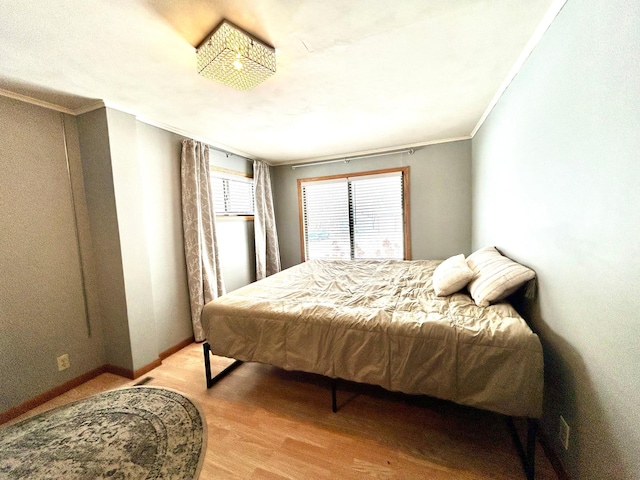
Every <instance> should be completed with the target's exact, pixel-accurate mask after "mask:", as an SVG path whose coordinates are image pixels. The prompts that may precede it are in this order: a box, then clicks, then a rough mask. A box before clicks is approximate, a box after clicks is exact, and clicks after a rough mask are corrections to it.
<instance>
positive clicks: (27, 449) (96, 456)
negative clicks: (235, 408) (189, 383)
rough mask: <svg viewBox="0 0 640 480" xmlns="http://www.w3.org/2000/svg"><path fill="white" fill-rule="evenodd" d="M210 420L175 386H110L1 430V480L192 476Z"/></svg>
mask: <svg viewBox="0 0 640 480" xmlns="http://www.w3.org/2000/svg"><path fill="white" fill-rule="evenodd" d="M206 439H207V432H206V421H205V419H204V415H203V414H202V413H201V412H200V409H199V407H198V406H196V405H195V404H194V403H193V402H192V401H191V400H189V399H188V398H186V397H185V396H183V395H181V394H180V393H178V392H175V391H173V390H167V389H164V388H154V387H133V388H125V389H120V390H113V391H109V392H105V393H101V394H99V395H95V396H93V397H89V398H87V399H85V400H80V401H78V402H74V403H70V404H68V405H64V406H62V407H58V408H55V409H53V410H49V411H48V412H44V413H41V414H39V415H36V416H34V417H31V418H27V419H25V420H23V421H21V422H18V423H16V424H13V425H9V426H7V427H4V428H1V429H0V479H18V478H19V479H45V478H46V479H58V478H60V479H65V480H66V479H105V478H109V479H161V478H162V479H188V480H190V479H195V478H197V477H198V475H199V473H200V467H201V466H202V461H203V459H204V454H205V450H206Z"/></svg>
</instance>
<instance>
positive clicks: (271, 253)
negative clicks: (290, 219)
mask: <svg viewBox="0 0 640 480" xmlns="http://www.w3.org/2000/svg"><path fill="white" fill-rule="evenodd" d="M253 182H254V187H255V197H256V205H255V215H254V222H253V228H254V230H255V237H256V240H255V244H256V279H257V280H261V279H263V278H265V277H268V276H269V275H273V274H274V273H277V272H279V271H280V248H279V246H278V233H277V232H276V218H275V214H274V211H273V196H272V193H271V174H270V173H269V165H267V164H266V163H264V162H261V161H258V160H255V161H254V162H253Z"/></svg>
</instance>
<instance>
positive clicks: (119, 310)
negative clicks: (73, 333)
mask: <svg viewBox="0 0 640 480" xmlns="http://www.w3.org/2000/svg"><path fill="white" fill-rule="evenodd" d="M77 126H78V135H79V147H80V155H81V158H82V168H83V173H84V186H85V195H86V202H87V208H88V212H89V223H90V226H91V239H92V241H93V249H94V259H95V269H96V277H97V287H98V288H97V289H98V297H99V303H100V311H101V315H102V319H103V325H102V326H103V335H104V351H105V363H108V364H111V365H115V366H118V367H121V368H125V369H129V370H133V356H132V353H131V347H130V343H131V341H130V335H129V322H128V317H127V304H126V294H125V284H124V272H123V269H122V260H121V258H122V253H121V248H120V234H119V231H118V216H117V212H116V200H115V191H114V186H113V172H112V168H111V151H110V148H109V136H108V128H107V114H106V110H105V109H100V110H94V111H93V112H89V113H85V114H84V115H81V116H79V117H78V118H77ZM31 134H32V135H34V134H35V132H31Z"/></svg>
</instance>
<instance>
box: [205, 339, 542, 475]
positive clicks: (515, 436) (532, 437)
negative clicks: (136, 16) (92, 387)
mask: <svg viewBox="0 0 640 480" xmlns="http://www.w3.org/2000/svg"><path fill="white" fill-rule="evenodd" d="M202 348H203V350H204V369H205V373H206V376H207V388H211V387H212V386H213V385H215V384H216V383H218V382H219V381H220V380H222V379H223V378H224V377H226V376H227V375H229V374H230V373H231V372H233V371H234V370H235V369H236V368H238V367H239V366H240V365H242V364H243V363H244V362H243V361H242V360H234V361H233V362H232V363H231V364H230V365H228V366H227V367H225V368H224V369H223V370H222V371H220V372H219V373H217V374H216V375H214V376H212V375H211V358H210V356H211V346H210V345H209V343H208V342H204V343H203V344H202ZM337 384H338V379H336V378H332V379H331V411H332V412H333V413H336V412H337V411H338V397H337V390H338V387H337ZM504 418H505V420H506V423H507V428H508V429H509V432H510V433H511V438H512V440H513V443H514V445H515V447H516V449H517V450H518V456H519V457H520V461H521V462H522V468H523V469H524V473H525V475H526V477H527V480H534V478H535V453H536V435H537V432H538V422H537V421H536V420H535V419H534V418H527V438H526V445H523V443H522V440H521V439H520V434H519V433H518V429H517V428H516V425H515V423H514V421H513V417H510V416H507V415H505V416H504Z"/></svg>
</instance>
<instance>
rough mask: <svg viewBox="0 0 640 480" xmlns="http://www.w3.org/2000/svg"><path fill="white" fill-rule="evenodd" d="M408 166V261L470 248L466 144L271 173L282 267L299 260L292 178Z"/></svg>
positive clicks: (468, 151) (468, 147)
mask: <svg viewBox="0 0 640 480" xmlns="http://www.w3.org/2000/svg"><path fill="white" fill-rule="evenodd" d="M401 166H409V183H410V185H409V186H410V209H411V250H412V258H413V259H445V258H447V257H449V256H451V255H454V254H457V253H465V254H468V253H469V251H470V249H471V141H470V140H465V141H460V142H451V143H443V144H439V145H431V146H427V147H423V148H420V149H417V150H416V151H415V153H414V154H413V155H409V154H408V153H398V154H393V155H387V156H383V157H374V158H369V159H360V160H353V161H351V162H349V163H329V164H325V165H319V166H310V167H304V168H298V169H295V170H294V169H292V168H291V167H290V166H281V167H275V168H273V170H272V172H273V173H272V183H273V195H274V208H275V213H276V223H277V228H278V239H279V241H280V254H281V257H282V267H283V268H287V267H290V266H292V265H296V264H298V263H300V262H301V261H302V258H301V252H300V224H299V213H298V190H297V188H298V186H297V179H299V178H313V177H322V176H326V175H336V174H343V173H351V172H362V171H368V170H378V169H384V168H393V167H401Z"/></svg>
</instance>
